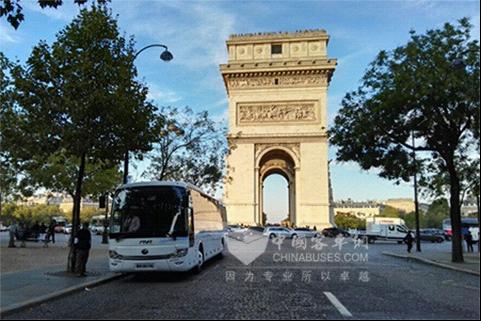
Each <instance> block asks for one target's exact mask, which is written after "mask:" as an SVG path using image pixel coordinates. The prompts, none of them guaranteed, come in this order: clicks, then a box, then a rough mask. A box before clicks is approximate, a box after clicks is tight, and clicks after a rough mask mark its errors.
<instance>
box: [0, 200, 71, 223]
mask: <svg viewBox="0 0 481 321" xmlns="http://www.w3.org/2000/svg"><path fill="white" fill-rule="evenodd" d="M63 215H64V213H63V212H62V211H61V210H60V208H59V207H58V206H57V205H47V204H38V205H34V206H27V205H23V204H15V203H6V204H5V205H4V206H3V208H2V213H1V215H0V220H1V221H2V223H3V224H5V225H10V224H11V223H12V222H13V221H14V220H16V221H17V222H25V223H27V225H32V224H34V223H35V222H38V223H45V224H48V223H49V222H50V221H51V219H52V217H54V216H63Z"/></svg>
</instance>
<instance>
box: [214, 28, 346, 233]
mask: <svg viewBox="0 0 481 321" xmlns="http://www.w3.org/2000/svg"><path fill="white" fill-rule="evenodd" d="M328 40H329V36H328V35H327V33H326V32H325V31H324V30H313V31H301V32H292V33H262V34H247V35H236V36H231V37H230V38H229V39H228V40H227V51H228V55H229V60H228V62H227V64H223V65H221V66H220V70H221V73H222V77H223V79H224V83H225V86H226V90H227V94H228V98H229V134H228V140H229V144H230V147H231V148H230V153H229V155H228V157H227V164H228V168H227V177H226V180H225V188H224V202H225V205H226V207H227V218H228V221H229V223H231V224H237V223H244V224H249V225H262V224H263V215H262V212H263V204H262V203H263V200H262V195H263V190H262V188H263V187H262V186H263V181H264V179H265V178H266V177H268V176H269V175H271V174H280V175H283V176H284V177H285V178H286V179H287V181H288V186H289V219H290V221H291V223H293V224H295V225H297V226H305V225H309V226H316V227H317V228H322V227H326V226H330V225H331V224H332V222H333V217H332V211H330V210H329V209H330V198H329V183H328V181H329V178H328V142H327V135H326V130H327V88H328V85H329V82H330V80H331V77H332V74H333V72H334V69H335V67H336V64H337V62H336V60H334V59H329V58H328V57H327V44H328Z"/></svg>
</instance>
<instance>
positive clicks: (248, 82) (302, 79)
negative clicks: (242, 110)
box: [227, 74, 327, 89]
mask: <svg viewBox="0 0 481 321" xmlns="http://www.w3.org/2000/svg"><path fill="white" fill-rule="evenodd" d="M227 84H228V87H229V88H230V89H253V88H290V87H319V86H327V76H326V75H323V74H309V75H282V76H254V77H233V78H227Z"/></svg>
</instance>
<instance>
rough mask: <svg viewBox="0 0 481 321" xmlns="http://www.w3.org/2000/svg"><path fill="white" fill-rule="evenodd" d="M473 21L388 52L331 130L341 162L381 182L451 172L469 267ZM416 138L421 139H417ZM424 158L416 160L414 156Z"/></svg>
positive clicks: (474, 119) (475, 120)
mask: <svg viewBox="0 0 481 321" xmlns="http://www.w3.org/2000/svg"><path fill="white" fill-rule="evenodd" d="M471 29H472V26H471V24H470V23H469V21H468V19H461V20H460V21H459V24H458V25H452V24H449V23H446V24H445V25H444V26H443V28H440V29H433V30H428V31H427V32H426V34H417V33H415V32H414V31H412V32H411V39H410V41H409V42H408V43H407V44H406V45H404V46H400V47H398V48H396V49H394V50H392V51H381V52H380V53H379V54H378V55H377V57H376V59H375V60H374V61H373V62H372V63H371V64H370V66H369V68H368V70H367V71H366V73H365V75H364V76H363V78H362V84H361V86H360V87H359V89H357V90H356V91H354V92H351V93H348V94H347V95H346V96H345V97H344V99H343V101H342V108H341V110H340V111H339V114H338V115H337V116H336V118H335V121H334V127H333V128H332V129H331V130H330V137H331V142H332V143H333V144H334V145H336V146H337V147H338V149H337V159H338V160H339V161H356V162H357V163H359V164H360V166H361V167H362V168H363V169H365V170H367V169H370V168H378V169H379V170H380V176H382V177H385V178H388V179H393V180H397V181H399V180H404V181H408V180H409V179H410V177H411V176H412V175H413V173H414V172H415V171H418V172H423V171H426V170H430V171H432V172H433V173H436V174H437V173H447V177H449V180H448V184H449V185H448V186H449V195H450V204H451V213H450V215H451V221H452V226H453V261H458V262H459V261H462V260H463V257H462V247H461V237H460V236H461V235H460V233H461V229H460V227H461V218H460V194H461V186H460V180H461V179H462V177H460V176H461V174H460V173H461V171H462V166H460V165H459V162H458V160H463V159H467V158H469V157H470V155H472V151H473V149H474V150H476V149H477V153H478V154H479V87H480V79H479V76H480V74H479V43H478V41H476V40H472V39H471V36H470V35H471ZM412 137H414V140H413V139H412ZM417 151H420V152H423V154H422V157H417V162H416V163H415V162H413V161H412V155H411V153H412V152H417Z"/></svg>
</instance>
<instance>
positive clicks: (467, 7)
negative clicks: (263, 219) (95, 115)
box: [0, 0, 480, 217]
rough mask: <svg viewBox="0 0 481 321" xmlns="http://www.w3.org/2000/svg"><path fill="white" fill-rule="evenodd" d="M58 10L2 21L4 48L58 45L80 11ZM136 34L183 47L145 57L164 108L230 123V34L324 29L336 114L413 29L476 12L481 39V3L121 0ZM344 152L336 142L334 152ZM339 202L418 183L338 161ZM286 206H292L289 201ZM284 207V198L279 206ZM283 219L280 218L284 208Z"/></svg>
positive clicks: (31, 11)
mask: <svg viewBox="0 0 481 321" xmlns="http://www.w3.org/2000/svg"><path fill="white" fill-rule="evenodd" d="M64 2H65V4H64V5H63V6H61V7H59V8H58V9H57V10H54V9H41V8H40V7H39V6H38V5H37V3H36V1H33V0H32V1H25V0H23V1H22V3H23V6H24V9H25V17H26V19H25V21H24V22H23V24H22V25H21V26H20V28H19V29H18V30H14V29H13V28H11V27H10V26H9V25H8V24H7V23H6V22H5V21H4V19H2V20H1V21H0V49H1V50H2V51H3V52H4V53H5V54H6V55H7V56H8V57H9V58H10V59H19V60H20V61H21V62H23V61H25V59H26V57H27V56H28V55H29V53H30V51H31V48H32V47H33V46H34V45H35V44H36V43H37V42H38V41H39V40H41V39H44V40H46V41H47V42H52V41H53V39H54V38H55V33H56V32H57V31H59V30H60V29H61V28H62V27H63V26H65V25H66V24H67V23H68V22H69V21H70V20H71V19H72V17H73V16H74V15H75V14H76V13H77V12H78V7H77V6H76V5H73V4H72V2H73V0H65V1H64ZM110 6H111V8H112V10H113V12H114V13H115V14H118V15H119V24H120V27H121V28H122V30H123V31H124V32H125V34H126V35H134V36H135V38H136V40H137V45H138V48H141V47H143V46H145V45H148V44H151V43H163V44H165V45H167V46H168V47H169V48H170V50H171V51H172V52H173V54H174V57H175V58H174V60H172V61H171V62H169V63H164V62H162V61H160V60H159V58H158V57H159V52H156V51H155V50H152V51H147V52H145V53H143V54H142V56H140V57H139V58H138V59H137V61H136V64H137V67H138V69H139V75H140V76H141V78H142V79H143V80H144V81H145V82H146V83H147V84H148V86H149V87H150V98H151V99H153V100H155V101H156V102H157V103H158V104H160V105H175V106H184V105H189V106H191V107H192V108H193V109H195V110H199V111H200V110H208V111H209V112H210V113H211V114H212V115H213V116H214V117H215V118H216V119H218V120H223V119H224V120H225V116H226V112H227V99H226V94H225V89H224V85H223V82H222V79H221V76H220V73H219V68H218V65H219V64H220V63H224V62H225V61H226V60H227V55H226V48H225V40H226V39H227V38H228V36H229V35H230V34H236V33H250V32H261V31H295V30H299V29H315V28H323V29H326V30H327V31H328V33H329V34H330V35H331V40H330V43H329V48H328V50H329V51H328V53H329V56H330V57H333V58H337V59H338V62H339V65H338V68H337V70H336V72H335V74H334V77H333V79H332V82H331V86H330V90H329V119H330V121H332V119H333V118H334V116H335V114H336V112H337V110H338V109H339V105H340V101H341V99H342V97H343V96H344V94H345V93H346V92H348V91H350V90H353V89H355V88H356V87H357V86H358V84H359V79H360V78H361V76H362V74H363V71H364V70H365V69H366V67H367V65H368V63H369V62H370V61H371V60H373V58H374V56H375V55H376V53H377V52H378V51H379V50H381V49H392V48H394V47H396V46H398V45H402V44H404V43H405V42H406V41H407V40H408V37H409V30H410V29H415V30H416V31H418V32H424V31H425V30H426V29H429V28H434V27H440V26H442V24H443V23H444V22H453V23H454V22H456V20H458V19H459V18H461V17H464V16H467V17H470V18H471V21H472V23H473V24H474V26H475V28H474V31H473V36H474V37H476V38H478V39H479V26H480V18H479V9H480V8H479V7H480V5H479V2H478V1H465V2H463V1H160V0H158V1H147V0H143V1H140V0H137V1H134V0H112V3H111V5H110ZM334 155H335V151H334V150H333V149H332V148H331V150H330V158H334ZM331 175H332V184H333V189H334V198H335V199H346V198H352V199H355V200H366V199H387V198H393V197H411V196H412V194H413V192H412V187H411V186H410V184H402V185H399V186H396V185H394V184H393V183H392V182H389V181H386V180H384V179H381V178H378V177H377V175H376V173H375V172H374V171H372V172H362V171H360V169H359V167H358V166H357V165H356V164H354V163H346V164H336V163H334V164H332V165H331ZM284 185H285V182H283V179H282V178H280V177H273V178H271V179H269V181H268V182H266V187H267V188H268V190H270V192H267V193H266V194H267V195H266V201H267V211H268V212H270V213H274V212H275V213H280V214H278V215H279V217H281V216H283V215H284V214H283V213H282V212H285V208H286V206H285V204H286V203H287V201H285V202H280V203H279V199H283V200H285V197H280V196H282V195H285V186H284ZM281 203H284V205H282V204H281ZM279 204H281V205H279ZM276 216H277V215H276Z"/></svg>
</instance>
